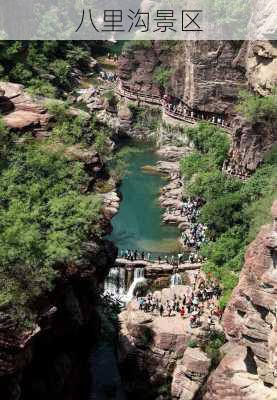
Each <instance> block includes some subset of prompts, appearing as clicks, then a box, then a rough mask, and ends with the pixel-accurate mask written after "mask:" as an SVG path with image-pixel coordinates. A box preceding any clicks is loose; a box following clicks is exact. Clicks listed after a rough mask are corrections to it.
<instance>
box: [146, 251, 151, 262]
mask: <svg viewBox="0 0 277 400" xmlns="http://www.w3.org/2000/svg"><path fill="white" fill-rule="evenodd" d="M150 258H151V253H148V254H147V260H148V261H150Z"/></svg>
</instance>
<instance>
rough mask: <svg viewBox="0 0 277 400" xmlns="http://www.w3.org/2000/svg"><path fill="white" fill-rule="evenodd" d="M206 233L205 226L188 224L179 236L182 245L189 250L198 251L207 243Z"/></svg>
mask: <svg viewBox="0 0 277 400" xmlns="http://www.w3.org/2000/svg"><path fill="white" fill-rule="evenodd" d="M206 231H207V226H206V225H204V224H201V223H200V222H199V223H197V222H195V223H193V224H190V226H189V227H188V228H187V229H186V230H184V231H183V232H182V234H181V240H182V243H183V244H184V245H185V246H187V247H189V248H195V249H199V248H200V246H201V244H203V243H205V242H206V241H207V235H206Z"/></svg>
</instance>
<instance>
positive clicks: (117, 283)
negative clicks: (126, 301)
mask: <svg viewBox="0 0 277 400" xmlns="http://www.w3.org/2000/svg"><path fill="white" fill-rule="evenodd" d="M125 293H126V291H125V269H124V268H111V269H110V271H109V275H108V276H107V278H106V280H105V283H104V294H109V295H113V296H115V297H117V298H118V299H120V298H121V297H122V296H123V295H125Z"/></svg>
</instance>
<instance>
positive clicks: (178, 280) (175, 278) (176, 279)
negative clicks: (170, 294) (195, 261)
mask: <svg viewBox="0 0 277 400" xmlns="http://www.w3.org/2000/svg"><path fill="white" fill-rule="evenodd" d="M170 283H171V286H177V285H182V277H181V275H180V274H177V273H176V274H173V275H172V276H171V279H170Z"/></svg>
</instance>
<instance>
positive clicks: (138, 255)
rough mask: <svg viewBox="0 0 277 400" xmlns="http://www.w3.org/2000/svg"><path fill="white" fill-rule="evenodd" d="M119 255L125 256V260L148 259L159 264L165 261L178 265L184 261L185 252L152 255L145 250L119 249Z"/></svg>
mask: <svg viewBox="0 0 277 400" xmlns="http://www.w3.org/2000/svg"><path fill="white" fill-rule="evenodd" d="M120 257H121V258H125V260H128V261H137V260H142V261H148V262H158V263H159V264H161V263H166V264H170V265H174V266H178V265H180V264H182V263H183V262H185V254H184V253H178V254H171V255H167V254H166V255H154V254H152V253H150V252H145V251H138V250H130V249H128V250H124V249H121V250H120Z"/></svg>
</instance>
